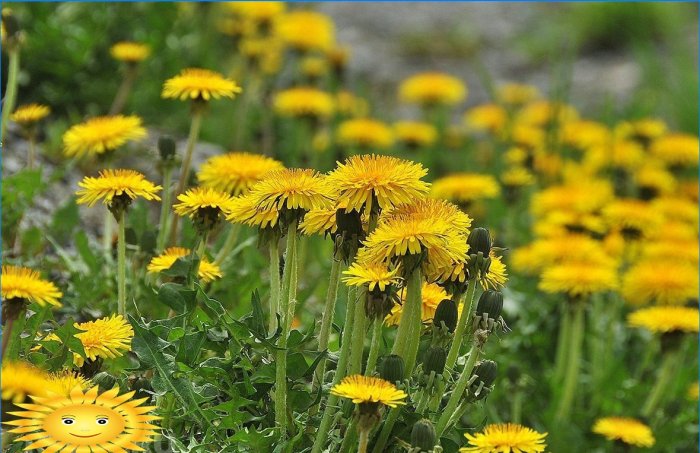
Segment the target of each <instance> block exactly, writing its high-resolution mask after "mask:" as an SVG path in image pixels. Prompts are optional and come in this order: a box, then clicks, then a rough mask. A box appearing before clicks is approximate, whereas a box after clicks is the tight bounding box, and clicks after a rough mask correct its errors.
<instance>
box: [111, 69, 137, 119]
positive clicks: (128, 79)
mask: <svg viewBox="0 0 700 453" xmlns="http://www.w3.org/2000/svg"><path fill="white" fill-rule="evenodd" d="M137 72H138V71H137V66H136V65H135V64H131V63H130V64H127V66H126V70H125V72H124V77H123V78H122V83H121V85H119V90H118V91H117V94H116V96H114V101H112V106H111V107H110V108H109V114H110V115H117V114H119V113H121V111H122V109H124V105H125V104H126V100H127V99H128V98H129V94H130V93H131V89H132V88H133V86H134V82H135V81H136V74H137Z"/></svg>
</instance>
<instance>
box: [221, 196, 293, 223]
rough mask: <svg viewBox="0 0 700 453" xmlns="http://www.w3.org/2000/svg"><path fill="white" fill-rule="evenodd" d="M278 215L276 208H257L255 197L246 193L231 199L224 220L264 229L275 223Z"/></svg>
mask: <svg viewBox="0 0 700 453" xmlns="http://www.w3.org/2000/svg"><path fill="white" fill-rule="evenodd" d="M279 216H280V213H279V211H278V210H276V209H270V210H265V211H263V210H258V209H257V199H256V198H253V197H252V196H250V194H247V195H241V196H240V197H236V198H234V199H233V201H232V202H231V210H230V212H229V213H228V215H227V216H226V220H228V221H229V222H236V223H244V224H246V225H249V226H252V227H256V228H261V229H264V228H268V227H270V228H271V227H274V226H275V225H277V221H278V220H279Z"/></svg>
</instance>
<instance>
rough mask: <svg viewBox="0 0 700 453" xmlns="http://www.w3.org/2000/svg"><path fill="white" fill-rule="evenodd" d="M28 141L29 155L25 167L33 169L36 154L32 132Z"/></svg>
mask: <svg viewBox="0 0 700 453" xmlns="http://www.w3.org/2000/svg"><path fill="white" fill-rule="evenodd" d="M28 142H29V156H28V159H27V168H29V169H30V170H33V169H34V161H35V158H36V157H35V156H36V138H35V137H34V134H31V135H30V136H29V139H28Z"/></svg>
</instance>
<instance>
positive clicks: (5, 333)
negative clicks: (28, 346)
mask: <svg viewBox="0 0 700 453" xmlns="http://www.w3.org/2000/svg"><path fill="white" fill-rule="evenodd" d="M16 319H17V316H15V317H8V318H7V319H5V326H4V327H3V329H2V358H3V359H4V358H5V351H7V347H8V346H9V345H10V339H11V338H12V330H13V327H14V326H15V320H16Z"/></svg>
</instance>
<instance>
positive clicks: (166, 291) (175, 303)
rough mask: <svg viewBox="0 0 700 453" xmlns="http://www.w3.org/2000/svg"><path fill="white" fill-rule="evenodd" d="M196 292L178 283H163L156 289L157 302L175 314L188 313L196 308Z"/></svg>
mask: <svg viewBox="0 0 700 453" xmlns="http://www.w3.org/2000/svg"><path fill="white" fill-rule="evenodd" d="M195 297H196V291H195V290H193V289H189V288H186V287H185V286H183V285H180V284H178V283H164V284H162V285H161V286H160V288H158V300H159V301H160V302H162V303H164V304H165V305H167V306H168V307H170V308H172V309H173V311H175V312H176V313H189V312H190V311H192V310H193V309H194V307H195V306H196V301H195Z"/></svg>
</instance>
